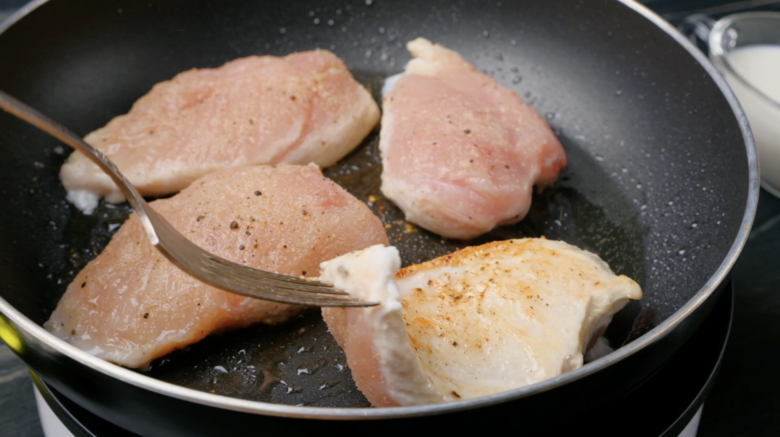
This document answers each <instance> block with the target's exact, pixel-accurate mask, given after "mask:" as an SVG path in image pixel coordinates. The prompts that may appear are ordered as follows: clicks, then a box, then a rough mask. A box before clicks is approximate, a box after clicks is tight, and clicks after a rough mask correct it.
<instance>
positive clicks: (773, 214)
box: [0, 0, 780, 437]
mask: <svg viewBox="0 0 780 437" xmlns="http://www.w3.org/2000/svg"><path fill="white" fill-rule="evenodd" d="M24 3H25V1H23V0H0V21H2V19H4V18H5V17H6V16H7V13H9V12H10V11H12V10H13V9H15V8H18V7H20V6H22V5H23V4H24ZM644 3H645V4H646V5H647V6H649V7H650V8H651V9H654V10H655V11H656V12H658V13H659V14H661V15H662V16H664V18H667V19H668V20H669V21H670V22H672V24H676V23H677V22H678V21H679V20H681V19H682V18H684V17H685V16H686V15H688V14H690V13H693V12H694V11H697V10H698V11H704V12H706V13H708V14H710V15H711V16H713V17H715V18H717V17H719V16H720V15H723V14H727V13H730V12H736V11H738V10H746V9H757V8H760V9H770V10H780V1H775V2H772V1H767V0H750V1H737V2H734V1H731V2H728V1H723V0H644ZM732 281H733V285H734V290H735V304H734V321H733V327H732V332H731V337H730V339H729V344H728V347H727V349H726V354H725V356H724V359H723V363H722V367H721V370H720V375H719V377H718V379H717V381H716V382H715V386H714V388H713V389H712V392H711V394H710V397H709V398H708V400H707V401H706V403H705V407H704V412H703V415H702V420H701V425H700V429H699V435H700V436H704V437H709V436H729V437H734V436H780V372H778V371H777V365H776V364H775V363H776V357H777V356H778V355H780V354H778V352H776V348H775V345H776V342H777V338H780V290H779V289H780V199H777V198H775V197H772V196H771V195H770V194H768V193H767V192H765V191H763V190H762V191H761V197H760V200H759V204H758V214H757V215H756V220H755V223H754V225H753V230H752V232H751V234H750V238H749V240H748V242H747V245H746V246H745V248H744V250H743V252H742V255H741V256H740V258H739V260H738V261H737V264H736V266H735V267H734V270H733V271H732ZM775 293H777V294H775ZM0 436H3V437H4V436H9V437H10V436H14V437H40V436H43V431H42V430H41V427H40V425H39V423H38V414H37V410H36V407H35V398H34V397H33V388H32V383H31V381H30V377H29V375H28V373H27V370H26V368H25V366H24V364H23V363H22V362H21V361H20V360H19V359H18V358H16V356H14V355H13V353H11V351H10V350H9V349H8V348H7V347H6V346H5V345H4V344H2V343H1V342H0Z"/></svg>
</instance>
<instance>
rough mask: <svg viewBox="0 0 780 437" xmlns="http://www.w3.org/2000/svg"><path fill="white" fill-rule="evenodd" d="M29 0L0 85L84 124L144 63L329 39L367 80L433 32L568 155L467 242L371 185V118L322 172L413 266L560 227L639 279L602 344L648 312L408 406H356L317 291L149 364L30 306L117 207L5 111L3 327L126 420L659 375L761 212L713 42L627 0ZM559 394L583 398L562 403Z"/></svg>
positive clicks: (0, 65)
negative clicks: (93, 204)
mask: <svg viewBox="0 0 780 437" xmlns="http://www.w3.org/2000/svg"><path fill="white" fill-rule="evenodd" d="M26 12H29V13H27V14H26V15H24V13H23V14H20V15H19V16H18V17H16V19H13V20H12V21H14V22H13V23H12V24H6V28H5V29H0V30H2V31H3V32H2V33H1V34H0V59H2V62H0V87H2V88H3V89H4V90H6V91H7V92H9V93H11V94H13V95H15V96H16V97H18V98H20V99H21V100H23V101H25V102H27V103H29V104H31V105H32V106H34V107H36V108H38V109H40V110H41V111H42V112H44V113H46V114H48V115H49V116H51V117H52V118H54V119H56V120H58V121H60V122H62V123H63V124H65V125H67V126H69V127H71V128H72V129H74V130H75V131H76V132H77V133H80V134H86V133H88V132H89V131H91V130H94V129H96V128H97V127H100V126H102V125H103V124H105V123H106V122H107V121H108V120H110V119H111V118H112V117H114V116H116V115H118V114H122V113H125V112H126V111H127V110H128V109H129V108H130V106H131V105H132V103H133V102H134V101H135V100H136V99H137V98H138V97H140V96H141V95H143V94H144V93H146V92H147V91H148V90H149V89H150V87H151V86H152V85H153V84H154V83H156V82H159V81H161V80H166V79H169V78H170V77H172V76H173V75H175V74H176V73H178V72H180V71H183V70H187V69H190V68H194V67H216V66H219V65H221V64H223V63H224V62H227V61H229V60H231V59H234V58H236V57H241V56H248V55H254V54H258V55H261V54H274V55H284V54H287V53H290V52H292V51H298V50H308V49H313V48H315V47H320V48H327V49H330V50H332V51H333V52H335V53H336V54H337V55H338V56H340V57H341V58H342V59H343V60H344V61H345V62H346V63H347V65H348V66H349V67H350V69H351V71H352V72H353V74H354V75H355V77H356V78H357V79H358V80H359V81H360V82H362V83H364V84H365V85H366V86H368V87H369V88H370V89H371V91H372V92H373V93H374V96H375V97H376V98H377V99H379V94H378V91H379V89H380V87H381V84H382V82H383V78H384V77H387V76H389V75H392V74H395V73H398V72H400V71H402V69H403V67H404V65H405V63H406V61H408V59H409V55H408V53H407V52H406V49H405V47H404V44H405V42H406V41H408V40H410V39H412V38H415V37H417V36H424V37H426V38H429V39H431V40H433V41H435V42H439V43H441V44H443V45H445V46H447V47H450V48H452V49H455V50H457V51H459V52H460V53H461V54H463V55H464V57H465V58H466V59H468V60H469V61H471V62H472V63H474V64H475V65H476V66H477V68H479V69H480V70H482V71H484V72H486V73H487V74H489V75H491V76H493V77H495V78H496V80H498V81H499V82H500V83H501V84H503V85H504V86H506V87H508V88H510V89H512V90H514V91H516V92H517V93H518V94H519V95H521V96H522V97H523V98H524V99H525V100H526V101H528V102H529V103H531V104H532V105H533V106H535V107H536V109H537V110H538V111H539V112H540V113H541V114H542V115H544V116H545V118H546V119H547V120H548V122H549V123H550V125H551V127H552V128H553V130H554V132H555V133H556V135H557V136H558V138H559V139H560V140H561V142H562V144H563V145H564V148H565V150H566V153H567V156H568V160H569V165H568V167H567V168H566V169H565V170H564V172H563V173H562V175H561V178H560V180H559V181H558V183H556V185H555V186H554V187H553V188H551V189H548V190H546V191H545V192H543V193H542V194H540V195H537V196H536V197H535V199H534V203H533V206H532V209H531V212H530V213H529V216H528V217H527V218H526V219H525V220H523V221H522V222H521V223H519V224H517V225H514V226H509V227H503V228H499V229H497V230H495V231H493V232H491V233H490V234H488V235H486V236H483V237H480V238H479V239H477V240H474V241H470V242H466V243H464V242H457V241H449V240H442V239H441V238H440V237H437V236H435V235H433V234H430V233H427V232H426V231H423V230H420V229H417V228H415V227H413V226H411V227H410V226H408V225H407V224H405V223H404V221H403V215H402V214H401V213H400V211H398V209H397V208H395V207H394V206H393V205H392V204H390V203H389V202H387V201H385V200H384V199H383V197H382V196H381V193H380V192H379V175H380V172H381V169H380V166H379V156H378V152H377V147H376V144H377V139H378V131H375V132H374V133H372V134H371V135H370V136H369V137H368V138H367V139H366V141H365V142H364V143H363V144H362V145H361V146H360V147H359V148H358V149H357V150H356V151H355V152H353V153H352V154H350V155H349V156H348V157H347V158H345V159H344V160H342V162H340V163H338V164H337V165H336V166H334V167H332V168H330V169H327V170H326V171H325V174H326V175H327V176H328V177H331V178H332V179H334V180H335V181H336V182H338V183H339V184H341V185H342V186H344V187H345V188H346V189H348V190H349V191H350V192H352V193H353V194H355V195H356V196H357V197H358V198H359V199H361V200H364V201H366V202H367V203H368V204H369V206H370V207H371V208H372V210H373V211H374V212H375V213H376V214H377V215H378V216H379V217H380V218H382V220H383V221H384V222H385V223H386V225H388V226H389V227H388V234H389V236H390V239H391V242H392V243H393V244H396V245H397V246H398V247H399V249H400V251H401V255H402V259H403V261H404V263H405V264H410V263H413V262H419V261H424V260H427V259H430V258H432V257H435V256H438V255H442V254H444V253H448V252H450V251H452V250H455V249H456V248H458V247H463V246H464V245H467V244H478V243H481V242H485V241H489V240H495V239H505V238H514V237H522V236H534V237H537V236H541V235H544V236H546V237H547V238H550V239H562V240H565V241H567V242H569V243H572V244H575V245H578V246H580V247H583V248H585V249H588V250H591V251H593V252H596V253H598V254H599V255H600V256H601V257H602V258H604V259H605V260H606V261H607V262H609V264H610V265H611V266H612V268H613V270H615V271H616V272H617V273H623V274H626V275H629V276H631V277H632V278H634V279H636V280H637V281H638V282H639V283H640V284H641V285H642V287H643V289H644V292H645V298H644V299H643V300H642V302H641V305H640V304H638V303H637V304H632V305H629V307H627V308H626V309H625V310H624V311H622V312H621V313H619V315H618V316H617V317H616V318H615V321H614V322H613V325H612V326H611V327H610V330H609V331H608V333H607V337H608V338H609V340H610V342H611V343H612V344H613V345H615V346H617V345H620V344H622V343H624V342H625V341H626V339H627V338H628V336H629V332H630V331H631V330H632V326H633V325H634V323H635V320H636V318H637V316H638V315H639V314H640V311H641V309H642V308H646V309H647V310H645V311H644V312H643V313H642V314H643V318H644V319H645V322H646V323H645V327H655V329H653V330H652V331H650V332H649V333H648V334H645V335H644V336H642V337H640V338H639V339H638V340H634V341H633V342H631V343H629V344H628V345H627V346H625V347H623V348H622V349H620V350H619V351H617V352H616V353H613V354H612V355H610V356H608V357H606V358H604V359H601V360H598V361H596V362H594V363H591V364H588V365H586V366H585V367H583V368H582V369H579V370H577V371H574V372H570V373H569V374H566V375H563V376H561V377H559V378H555V379H553V380H550V381H546V382H544V383H541V384H537V385H535V386H531V387H526V388H523V389H520V390H515V391H512V392H507V393H503V394H499V395H495V396H492V397H488V398H481V399H476V400H470V401H461V402H456V403H452V404H446V405H438V406H427V407H417V408H399V409H370V408H360V407H367V406H368V404H367V402H366V401H365V399H364V398H363V397H362V395H361V394H360V393H359V392H358V391H357V390H356V389H355V387H354V384H353V383H352V381H351V378H350V377H349V373H348V370H345V371H341V370H340V366H343V365H344V364H345V359H344V357H343V354H342V353H341V351H340V350H339V349H338V347H337V346H336V344H335V342H334V341H333V340H332V338H331V337H330V335H329V334H328V333H327V331H326V329H325V326H324V325H323V323H322V322H321V320H320V319H319V314H318V312H317V311H316V310H314V311H312V312H309V313H307V314H305V315H304V316H301V317H300V318H298V319H296V320H293V321H292V322H291V323H289V324H287V325H285V326H283V327H281V328H274V329H270V328H264V327H254V328H248V329H245V330H241V331H237V332H234V333H228V334H224V335H220V336H214V337H212V338H209V339H206V340H205V341H203V342H201V343H199V344H197V345H193V346H191V347H189V348H187V349H185V350H184V351H180V352H176V353H174V354H172V355H170V356H168V357H165V358H163V359H161V360H158V361H157V362H155V363H154V364H153V368H152V370H151V371H150V372H148V373H143V374H142V373H138V372H134V371H130V370H127V369H122V368H119V367H117V366H113V365H110V364H107V363H104V362H102V361H100V360H97V359H94V358H93V357H90V356H88V355H86V354H84V353H82V352H79V351H76V350H75V349H74V348H71V347H70V346H68V345H65V344H63V343H61V342H59V341H57V340H56V339H54V338H53V337H52V336H49V335H48V334H47V333H45V332H44V331H43V330H42V329H41V328H40V326H39V325H41V324H42V323H43V322H44V321H45V320H46V318H48V315H49V314H50V313H51V311H52V310H53V308H54V306H55V305H56V302H57V300H58V299H59V297H60V296H61V294H62V293H63V291H64V289H65V287H66V286H67V284H68V282H69V281H70V279H71V278H72V277H73V276H74V275H75V274H76V273H77V272H78V270H79V269H80V268H81V267H82V266H83V265H84V264H85V263H86V262H88V261H89V260H90V259H92V258H93V257H94V256H95V255H96V254H97V253H99V251H100V249H101V248H102V246H104V245H105V244H106V243H107V241H108V239H109V238H110V236H111V233H112V231H110V230H109V229H113V228H114V226H112V225H116V224H119V223H121V222H122V221H123V220H124V218H125V217H126V215H127V213H128V211H127V208H126V207H122V206H120V207H111V206H107V205H101V207H100V208H99V210H98V212H97V213H95V214H93V215H92V216H83V215H81V213H79V212H78V211H76V210H75V209H74V208H72V207H71V206H70V205H69V204H67V202H66V201H65V200H64V199H65V193H64V191H63V189H62V187H61V185H60V183H59V180H58V171H59V167H60V165H61V164H62V162H63V161H64V159H65V157H66V156H67V154H68V153H69V150H64V149H65V148H64V147H63V146H60V145H59V144H57V142H56V141H55V140H52V139H50V138H48V137H47V136H46V135H45V134H42V133H39V132H36V131H35V130H34V129H33V128H31V127H29V126H26V125H25V124H24V123H22V122H20V121H18V120H15V119H13V118H12V117H11V116H9V115H7V114H0V133H1V134H0V150H2V151H3V153H4V159H2V160H0V189H2V191H3V197H4V199H5V201H6V207H5V208H3V209H2V210H0V242H2V243H1V244H0V259H2V263H0V271H2V273H3V277H4V279H5V280H4V281H3V283H2V285H0V298H2V300H0V312H2V314H4V317H3V318H2V319H0V320H2V322H3V325H2V326H0V327H2V328H3V330H2V332H3V333H4V334H3V339H4V340H6V342H8V343H9V344H10V345H11V346H12V348H14V349H15V350H16V351H17V353H18V354H19V355H20V356H22V358H24V359H25V360H26V361H27V362H28V364H30V365H31V367H33V368H35V370H36V371H38V373H39V374H40V375H41V376H42V377H43V378H44V379H46V380H47V382H50V383H51V384H52V385H53V386H55V387H56V388H57V389H58V390H60V391H62V392H63V393H65V394H66V395H69V397H73V398H75V400H76V401H79V403H80V404H82V405H84V404H86V405H85V406H87V408H89V409H91V410H93V411H95V410H99V411H98V412H100V413H101V415H103V416H104V417H105V416H106V415H108V416H110V417H111V418H112V420H113V421H115V422H119V423H122V424H123V425H128V424H129V425H130V426H141V425H139V424H138V423H136V422H137V421H133V420H132V419H129V417H131V416H132V414H134V412H135V413H137V414H142V413H143V411H144V408H142V407H141V406H140V405H141V404H143V403H146V404H147V405H152V404H155V403H156V402H160V405H161V408H166V407H165V405H171V406H173V405H179V407H177V408H179V409H187V408H191V407H192V408H201V407H193V405H197V404H199V405H201V406H204V405H205V406H213V407H218V409H221V410H223V412H222V413H219V414H222V415H228V416H230V415H231V414H234V413H232V412H231V411H233V412H235V411H238V412H250V413H257V414H262V415H271V416H285V417H308V418H320V419H350V418H352V419H354V418H361V417H365V418H374V419H380V418H389V417H401V418H404V417H411V416H426V415H430V414H446V413H448V412H454V411H459V410H467V409H472V408H475V407H484V406H489V405H493V406H495V405H499V404H507V405H513V404H514V403H518V402H519V403H520V405H529V404H530V403H531V402H530V401H529V402H524V399H526V398H527V397H528V396H529V395H531V394H536V396H534V397H533V399H534V400H535V401H536V402H535V403H539V404H540V405H545V402H548V401H549V402H553V403H555V405H561V406H562V407H565V406H566V405H568V404H567V402H568V403H569V404H571V405H572V406H573V405H575V404H576V401H577V400H581V399H582V397H581V396H583V395H584V394H585V393H587V392H588V391H589V390H590V392H591V395H590V396H591V397H594V395H593V388H594V387H603V383H604V381H607V384H610V387H608V388H604V389H603V390H602V391H603V393H602V394H600V395H595V397H594V399H593V404H594V405H597V404H598V402H597V400H598V399H597V398H598V397H599V396H602V395H603V396H604V397H608V396H611V395H614V394H615V393H618V392H620V391H621V390H626V389H628V388H630V387H631V386H632V384H636V383H637V382H638V381H640V380H641V379H643V378H644V377H646V376H647V375H649V374H651V373H652V372H653V371H654V370H655V369H656V368H657V367H658V366H660V365H661V364H662V363H663V361H664V359H665V357H668V356H669V355H670V354H671V353H673V352H674V350H676V348H677V347H678V346H679V344H681V343H682V342H683V341H684V340H685V339H687V338H688V336H689V335H690V334H691V333H692V332H693V331H694V330H695V328H696V326H698V323H699V322H700V319H701V318H702V317H704V315H706V313H707V310H708V297H710V295H711V294H713V293H716V292H717V289H718V286H719V285H720V284H721V282H722V280H723V279H724V277H725V275H726V274H727V273H728V270H729V269H730V267H731V265H732V264H733V262H734V260H735V258H736V256H737V254H738V252H739V250H740V249H741V247H742V245H743V244H744V241H745V238H746V235H747V230H748V228H749V226H750V223H751V222H752V217H753V214H754V212H755V202H756V196H757V190H758V185H757V166H756V162H755V150H754V146H753V144H752V139H751V137H750V134H749V132H748V131H747V127H746V126H747V124H746V122H745V120H744V116H743V115H742V113H741V111H740V110H739V108H738V105H737V104H736V103H735V100H734V98H733V96H732V95H731V93H730V91H728V89H727V88H725V85H724V83H723V81H722V80H721V79H719V78H718V77H717V76H714V69H713V68H712V66H711V65H710V64H709V63H708V61H706V59H704V57H703V56H701V55H700V54H696V52H694V50H695V49H693V48H692V47H690V45H686V44H685V43H684V42H682V39H681V38H679V37H678V36H677V35H676V34H674V33H673V31H672V30H671V29H670V28H669V27H668V26H666V27H665V25H664V24H663V23H661V22H660V19H658V18H657V17H654V16H652V14H651V13H649V12H647V11H645V10H644V9H642V7H641V6H638V5H636V4H633V3H620V2H602V1H582V2H578V3H573V2H570V1H567V0H560V1H551V2H531V1H527V2H521V1H504V2H490V3H487V2H476V1H471V2H469V1H463V2H451V1H437V0H426V1H417V2H413V3H409V2H390V1H379V0H374V1H366V0H361V1H342V2H316V1H300V2H271V1H249V0H244V1H242V0H235V1H228V2H209V1H205V0H188V1H179V0H174V1H162V2H148V1H105V0H68V1H64V0H53V1H49V2H37V3H35V4H33V5H31V6H30V7H29V8H28V11H25V13H26ZM63 152H64V153H63ZM697 310H698V311H697ZM646 330H647V329H644V331H646ZM632 338H634V337H632ZM14 344H16V347H14ZM626 358H629V359H628V360H626ZM218 366H219V367H222V368H224V369H226V370H228V372H227V373H223V372H222V371H221V370H220V369H217V367H218ZM301 369H305V370H306V371H307V372H308V373H306V372H300V370H301ZM601 370H603V371H601ZM585 376H588V378H584V377H585ZM282 381H284V382H282ZM572 382H576V383H577V384H573V383H572ZM169 383H172V384H169ZM79 384H82V385H79ZM106 384H108V385H110V386H111V389H110V390H109V389H108V387H106ZM599 384H602V385H599ZM86 386H90V388H89V389H87V388H85V387H86ZM552 388H555V390H550V389H552ZM89 390H97V393H99V395H90V394H88V393H87V392H88V391H89ZM540 393H541V394H540ZM567 396H568V397H569V398H572V399H573V400H571V401H561V399H562V398H565V397H567ZM578 396H579V397H578ZM174 399H178V400H179V401H174ZM545 399H546V400H547V401H545ZM166 400H167V401H168V404H166ZM258 401H259V402H258ZM298 405H303V407H300V406H298ZM120 407H121V408H120ZM317 407H331V408H317ZM356 407H358V408H356ZM540 408H541V407H540ZM117 409H123V410H124V411H125V413H121V412H117V411H116V410H117ZM146 409H147V410H148V408H146ZM211 410H215V409H211ZM204 411H210V410H209V409H208V408H207V409H206V410H204ZM146 414H152V416H154V414H153V412H149V411H147V412H146ZM235 414H239V413H235ZM232 420H235V418H234V419H232ZM269 420H270V419H269ZM197 423H198V420H197V418H195V417H194V416H193V419H192V424H193V425H192V429H189V431H188V432H190V433H192V432H196V431H198V430H200V431H203V430H204V429H205V428H203V427H200V428H199V427H198V426H197V425H196V424H197ZM174 425H175V424H171V425H170V426H174ZM161 426H162V425H161ZM166 429H167V428H166Z"/></svg>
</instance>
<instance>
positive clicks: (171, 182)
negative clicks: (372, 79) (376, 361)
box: [60, 50, 379, 213]
mask: <svg viewBox="0 0 780 437" xmlns="http://www.w3.org/2000/svg"><path fill="white" fill-rule="evenodd" d="M378 121H379V108H378V107H377V105H376V103H375V102H374V100H373V98H372V97H371V95H370V94H369V93H368V91H366V90H365V89H364V88H363V87H362V86H361V85H360V84H359V83H357V82H356V81H355V80H354V79H353V77H352V75H351V74H350V72H349V71H348V70H347V67H346V65H344V63H343V62H342V61H341V60H340V59H339V58H337V57H336V56H335V55H334V54H333V53H331V52H329V51H325V50H315V51H310V52H301V53H294V54H291V55H289V56H286V57H283V58H279V57H275V56H251V57H247V58H242V59H237V60H235V61H231V62H228V63H227V64H225V65H223V66H222V67H219V68H215V69H200V70H195V69H193V70H190V71H186V72H184V73H181V74H179V75H177V76H176V77H174V78H173V79H172V80H170V81H166V82H161V83H159V84H157V85H155V86H154V87H153V88H152V90H151V91H150V92H149V93H148V94H147V95H145V96H143V97H141V98H140V99H139V100H138V101H137V102H135V104H134V105H133V107H132V109H131V110H130V112H129V113H127V114H126V115H121V116H119V117H116V118H114V119H113V120H111V122H109V123H108V124H107V125H106V126H105V127H102V128H100V129H98V130H96V131H94V132H92V133H91V134H89V135H87V136H86V137H85V138H84V139H85V140H86V141H87V142H88V143H89V144H91V145H92V146H94V147H96V148H98V149H100V150H101V151H102V152H103V153H105V154H106V155H107V156H108V157H109V158H110V159H111V160H112V161H113V162H114V163H115V164H116V165H117V167H119V170H120V171H122V173H124V175H125V176H126V177H127V178H128V179H129V180H130V182H131V183H132V184H133V185H134V186H135V187H136V188H137V189H138V191H139V192H140V193H141V194H143V195H145V196H162V195H167V194H172V193H176V192H178V191H180V190H181V189H182V188H184V187H186V186H188V185H189V184H190V183H192V181H194V180H195V179H197V178H199V177H201V176H203V175H205V174H207V173H209V172H212V171H214V170H218V169H222V168H226V167H234V166H238V165H255V164H277V163H280V162H285V163H289V164H309V163H312V162H313V163H315V164H318V165H320V166H322V167H327V166H329V165H331V164H334V163H335V162H336V161H338V160H339V159H341V158H342V157H343V156H344V155H346V154H347V153H349V152H350V151H351V150H352V149H354V148H355V147H356V146H357V145H358V144H360V142H361V141H362V140H363V138H364V137H365V136H366V135H367V134H368V133H369V132H370V131H371V130H372V129H373V128H374V126H375V125H376V123H377V122H378ZM60 177H61V179H62V183H63V185H64V186H65V189H67V190H68V199H69V200H71V202H74V203H76V205H77V206H79V207H80V208H81V209H82V210H84V211H85V212H86V213H89V212H90V211H91V209H93V208H94V207H95V205H97V201H98V199H99V198H101V197H105V198H106V200H107V201H109V202H112V203H119V202H122V201H124V196H123V195H122V193H121V192H120V191H119V190H118V189H117V188H116V186H115V185H114V183H113V182H112V181H111V179H110V178H109V177H108V176H107V175H106V174H105V173H103V172H102V171H101V170H100V169H99V168H98V167H97V166H96V165H95V164H93V163H92V162H91V161H90V160H89V159H87V158H86V156H84V155H83V154H82V153H80V152H74V153H73V154H72V155H71V156H70V158H68V161H67V162H66V163H65V165H63V167H62V170H61V172H60Z"/></svg>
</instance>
